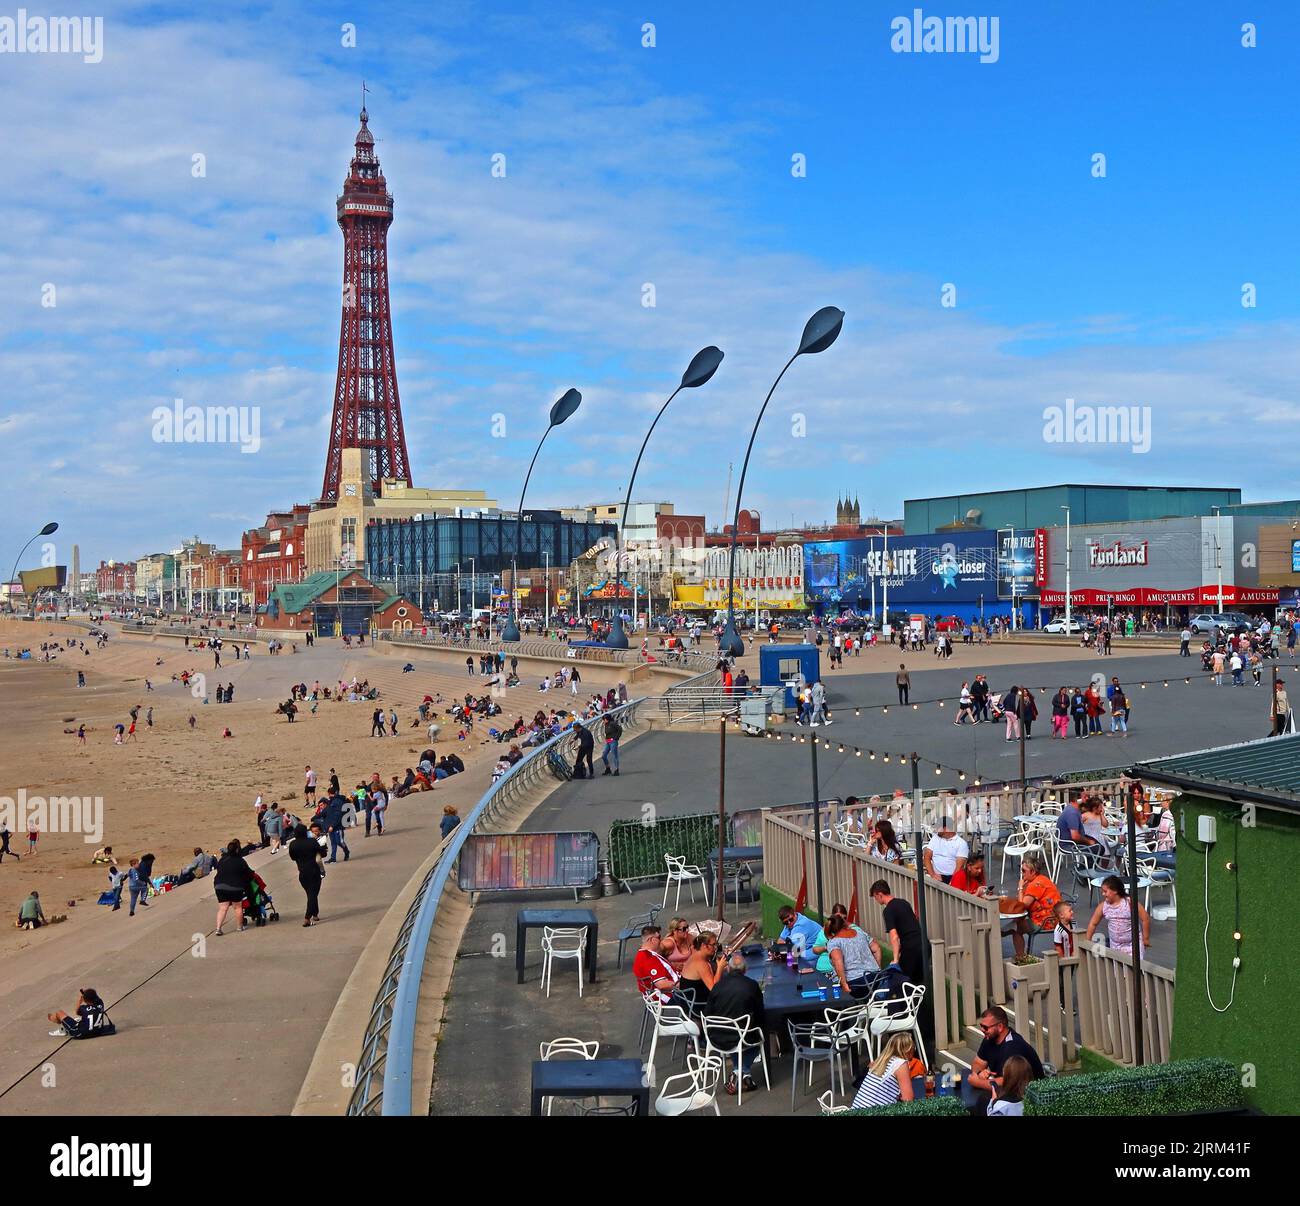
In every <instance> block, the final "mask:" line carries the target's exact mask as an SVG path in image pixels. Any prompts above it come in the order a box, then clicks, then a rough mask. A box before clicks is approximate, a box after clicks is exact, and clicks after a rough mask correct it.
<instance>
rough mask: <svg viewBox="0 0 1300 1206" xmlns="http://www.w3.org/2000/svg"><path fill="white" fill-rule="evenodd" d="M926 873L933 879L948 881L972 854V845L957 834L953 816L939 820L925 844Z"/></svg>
mask: <svg viewBox="0 0 1300 1206" xmlns="http://www.w3.org/2000/svg"><path fill="white" fill-rule="evenodd" d="M923 853H924V856H925V873H926V874H927V875H929V876H930V877H932V878H933V879H941V880H943V882H944V883H948V882H949V881H950V880H951V879H952V877H953V875H955V874H956V873H957V872H958V871H959V870H960V869H961V868H962V867H964V866H965V865H966V859H967V857H968V856H969V854H970V847H969V846H967V845H966V842H965V840H964V839H963V838H960V837H958V836H957V830H956V827H955V826H954V825H953V822H952V818H951V817H944V818H943V820H941V821H940V822H939V828H938V830H937V831H936V832H935V835H934V836H933V837H932V838H931V839H930V840H929V841H928V842H926V844H925V850H924V851H923Z"/></svg>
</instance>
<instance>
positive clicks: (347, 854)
mask: <svg viewBox="0 0 1300 1206" xmlns="http://www.w3.org/2000/svg"><path fill="white" fill-rule="evenodd" d="M346 804H347V801H346V800H345V799H344V798H343V797H342V796H341V795H338V794H337V793H336V794H335V795H332V796H330V798H329V803H328V804H326V806H325V828H326V831H327V832H328V833H329V837H330V857H329V861H330V862H331V863H336V862H338V859H339V848H340V847H342V850H343V861H344V862H345V863H346V862H347V861H348V859H350V858H351V857H352V851H351V850H349V849H348V844H347V841H346V840H345V839H344V836H343V811H344V807H345V806H346Z"/></svg>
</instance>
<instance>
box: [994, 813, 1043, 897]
mask: <svg viewBox="0 0 1300 1206" xmlns="http://www.w3.org/2000/svg"><path fill="white" fill-rule="evenodd" d="M1042 852H1043V842H1042V838H1041V837H1040V836H1039V833H1038V831H1037V830H1036V829H1035V828H1034V826H1032V825H1027V824H1025V823H1024V822H1023V821H1021V822H1018V823H1017V825H1016V828H1015V829H1014V830H1013V831H1012V834H1011V836H1010V837H1009V838H1007V840H1006V842H1005V843H1004V844H1003V846H1002V871H1001V873H1000V874H999V875H998V882H999V883H1002V882H1004V881H1005V880H1006V878H1007V856H1008V855H1010V856H1011V857H1012V858H1024V856H1025V855H1026V854H1042Z"/></svg>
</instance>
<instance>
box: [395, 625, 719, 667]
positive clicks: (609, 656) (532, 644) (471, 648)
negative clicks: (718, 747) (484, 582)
mask: <svg viewBox="0 0 1300 1206" xmlns="http://www.w3.org/2000/svg"><path fill="white" fill-rule="evenodd" d="M375 636H376V639H378V640H381V641H389V642H391V643H392V644H393V645H408V644H409V645H416V646H420V647H423V648H429V649H449V650H452V651H453V652H457V653H463V652H469V653H496V652H497V651H498V650H500V651H501V652H503V653H505V655H506V656H507V657H512V656H513V657H541V658H564V659H566V660H573V661H581V662H594V663H607V664H613V663H617V664H620V665H631V666H639V665H643V664H644V665H656V666H658V665H662V666H667V667H674V666H676V667H684V668H686V669H692V670H706V669H708V668H710V667H713V666H716V665H717V663H718V655H717V654H716V653H706V652H705V651H704V650H694V649H684V650H681V651H675V650H674V651H670V650H666V649H651V650H650V654H651V656H652V657H653V658H654V659H655V660H654V661H653V662H643V660H642V657H641V650H640V647H639V646H637V645H633V646H632V647H631V648H628V649H610V648H608V647H606V646H603V645H568V644H565V643H564V642H563V641H547V640H543V639H542V638H540V637H538V638H535V639H530V638H528V637H525V638H523V639H522V640H519V641H510V642H508V643H507V642H504V641H501V640H492V641H488V640H482V639H480V638H478V637H463V638H461V639H459V640H457V639H456V638H454V637H444V636H443V635H442V634H441V633H438V634H433V633H430V634H428V635H421V634H420V633H418V632H414V631H412V632H401V633H394V632H391V631H388V630H385V629H379V630H378V631H377V632H376V633H375Z"/></svg>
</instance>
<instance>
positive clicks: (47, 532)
mask: <svg viewBox="0 0 1300 1206" xmlns="http://www.w3.org/2000/svg"><path fill="white" fill-rule="evenodd" d="M58 530H59V525H58V524H57V523H55V522H54V521H53V520H51V521H50V522H49V523H47V524H46V525H45V526H44V527H43V528H42V529H41V530H40V531H39V532H37V533H36V535H35V536H33V537H32V538H31V540H29V541H28V542H27V543H26V544H25V545H23V547H22V548H21V549H19V550H18V556H17V557H15V558H14V568H13V569H12V570H11V571H10V573H9V582H10V585H11V586H12V584H13V583H14V582H15V581H17V578H18V563H19V562H20V561H21V560H22V559H23V554H24V553H25V552H27V550H28V549H29V548H31V547H32V543H33V542H34V541H36V540H39V539H40V538H41V537H42V536H53V535H54V533H55V532H57V531H58ZM9 608H10V610H11V611H17V610H18V609H17V608H16V607H14V601H13V596H12V595H11V596H10V598H9Z"/></svg>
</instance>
